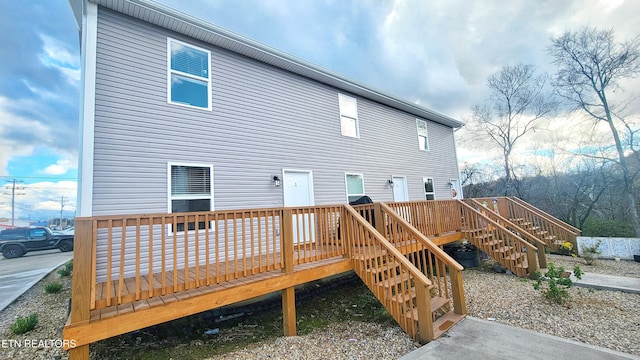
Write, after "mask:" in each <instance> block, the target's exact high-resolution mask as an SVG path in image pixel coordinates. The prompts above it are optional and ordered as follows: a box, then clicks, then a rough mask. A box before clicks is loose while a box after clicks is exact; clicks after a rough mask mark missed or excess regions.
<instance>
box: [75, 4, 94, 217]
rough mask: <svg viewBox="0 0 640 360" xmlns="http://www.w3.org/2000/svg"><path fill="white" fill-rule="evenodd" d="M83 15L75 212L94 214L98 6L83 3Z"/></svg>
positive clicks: (83, 214)
mask: <svg viewBox="0 0 640 360" xmlns="http://www.w3.org/2000/svg"><path fill="white" fill-rule="evenodd" d="M84 4H85V5H86V10H85V12H84V13H83V16H82V46H81V47H82V55H81V58H82V71H81V81H80V84H81V87H82V89H81V91H80V94H81V97H82V98H81V99H80V109H79V110H80V111H79V114H80V119H79V123H80V129H79V131H78V133H79V134H80V144H79V147H80V148H79V151H78V152H79V153H78V195H77V196H78V199H77V204H78V208H77V215H78V216H92V215H93V161H94V152H93V148H94V141H95V138H94V137H95V132H94V131H95V115H96V108H95V104H96V56H97V49H98V5H96V4H92V3H88V2H85V3H84Z"/></svg>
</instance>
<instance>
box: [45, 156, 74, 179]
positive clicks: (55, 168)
mask: <svg viewBox="0 0 640 360" xmlns="http://www.w3.org/2000/svg"><path fill="white" fill-rule="evenodd" d="M76 167H77V164H76V163H74V162H73V161H71V160H69V159H62V160H58V162H57V163H55V164H52V165H49V166H47V167H46V168H45V169H44V170H43V171H42V172H43V173H45V174H48V175H63V174H66V173H67V171H69V169H75V168H76Z"/></svg>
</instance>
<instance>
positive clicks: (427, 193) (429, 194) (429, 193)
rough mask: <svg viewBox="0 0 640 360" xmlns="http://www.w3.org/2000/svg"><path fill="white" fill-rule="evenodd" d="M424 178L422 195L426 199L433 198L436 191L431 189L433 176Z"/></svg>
mask: <svg viewBox="0 0 640 360" xmlns="http://www.w3.org/2000/svg"><path fill="white" fill-rule="evenodd" d="M423 180H424V197H425V199H427V200H435V199H436V193H435V191H434V190H433V178H430V177H426V178H424V179H423Z"/></svg>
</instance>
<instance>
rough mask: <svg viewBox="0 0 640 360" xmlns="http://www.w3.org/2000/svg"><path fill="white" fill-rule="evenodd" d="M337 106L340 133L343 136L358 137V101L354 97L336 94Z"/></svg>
mask: <svg viewBox="0 0 640 360" xmlns="http://www.w3.org/2000/svg"><path fill="white" fill-rule="evenodd" d="M338 104H339V106H340V132H341V133H342V135H343V136H349V137H354V138H358V137H360V129H359V125H358V101H357V100H356V98H354V97H351V96H347V95H343V94H338Z"/></svg>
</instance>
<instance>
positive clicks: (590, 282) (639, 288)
mask: <svg viewBox="0 0 640 360" xmlns="http://www.w3.org/2000/svg"><path fill="white" fill-rule="evenodd" d="M571 279H572V280H573V283H574V285H575V286H581V287H590V288H594V289H600V290H615V291H624V292H628V293H633V294H640V279H639V278H630V277H624V276H613V275H603V274H594V273H584V274H583V275H582V279H580V280H578V279H576V278H575V277H574V276H573V275H572V276H571Z"/></svg>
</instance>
